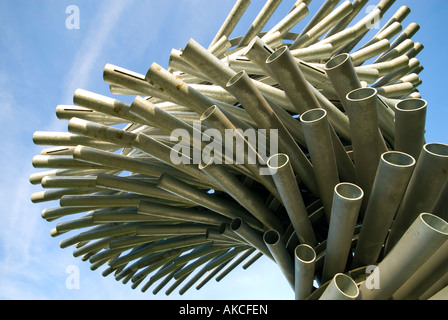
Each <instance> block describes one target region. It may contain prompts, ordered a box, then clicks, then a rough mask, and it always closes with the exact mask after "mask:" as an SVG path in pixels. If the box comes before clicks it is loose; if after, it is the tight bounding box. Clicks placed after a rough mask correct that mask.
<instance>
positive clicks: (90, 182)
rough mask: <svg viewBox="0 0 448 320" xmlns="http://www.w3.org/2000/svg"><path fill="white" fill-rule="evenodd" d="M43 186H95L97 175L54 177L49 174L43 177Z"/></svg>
mask: <svg viewBox="0 0 448 320" xmlns="http://www.w3.org/2000/svg"><path fill="white" fill-rule="evenodd" d="M41 184H42V188H95V187H97V184H96V176H91V177H89V176H83V177H70V176H62V177H56V176H55V177H52V176H47V177H43V178H42V182H41Z"/></svg>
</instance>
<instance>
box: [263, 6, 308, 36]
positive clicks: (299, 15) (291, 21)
mask: <svg viewBox="0 0 448 320" xmlns="http://www.w3.org/2000/svg"><path fill="white" fill-rule="evenodd" d="M308 13H309V10H308V6H307V4H306V3H305V2H302V3H300V4H299V5H298V6H297V7H295V8H294V9H293V10H292V11H291V12H289V13H288V14H287V15H286V16H285V17H284V18H283V19H282V20H280V21H279V22H278V23H277V24H276V25H275V26H274V27H273V28H272V29H270V30H269V31H268V32H267V33H266V35H264V36H263V37H262V38H261V39H262V40H263V41H266V40H267V39H268V38H269V37H270V36H272V35H273V34H275V33H277V32H278V34H279V37H280V38H281V37H283V36H284V35H285V34H286V33H288V32H289V30H291V29H292V28H293V27H294V26H295V25H297V24H298V23H299V22H300V21H302V19H303V18H305V17H306V16H307V15H308Z"/></svg>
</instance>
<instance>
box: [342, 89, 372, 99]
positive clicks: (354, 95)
mask: <svg viewBox="0 0 448 320" xmlns="http://www.w3.org/2000/svg"><path fill="white" fill-rule="evenodd" d="M376 94H377V90H376V89H375V88H370V87H369V88H358V89H355V90H353V91H350V92H349V93H348V94H347V100H350V101H363V100H368V99H371V98H373V97H374V96H375V95H376Z"/></svg>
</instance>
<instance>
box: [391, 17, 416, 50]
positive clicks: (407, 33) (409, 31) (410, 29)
mask: <svg viewBox="0 0 448 320" xmlns="http://www.w3.org/2000/svg"><path fill="white" fill-rule="evenodd" d="M418 30H420V26H419V25H418V24H417V23H415V22H412V23H410V24H409V25H408V26H407V27H406V28H405V29H404V30H403V32H402V33H401V34H400V35H399V36H398V37H397V38H395V40H394V41H393V42H392V43H391V45H390V49H389V50H392V49H395V48H397V47H398V46H399V45H400V44H401V43H403V42H404V41H406V40H408V39H411V38H412V37H413V36H414V35H415V34H416V33H417V31H418Z"/></svg>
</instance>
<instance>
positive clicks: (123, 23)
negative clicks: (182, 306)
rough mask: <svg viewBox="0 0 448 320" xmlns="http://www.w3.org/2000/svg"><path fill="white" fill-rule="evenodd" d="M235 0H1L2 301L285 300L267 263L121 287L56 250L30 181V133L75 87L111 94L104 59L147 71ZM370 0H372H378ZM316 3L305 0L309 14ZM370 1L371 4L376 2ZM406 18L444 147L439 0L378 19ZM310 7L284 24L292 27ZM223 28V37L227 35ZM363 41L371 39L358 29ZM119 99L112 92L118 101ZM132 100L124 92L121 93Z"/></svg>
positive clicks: (406, 0)
mask: <svg viewBox="0 0 448 320" xmlns="http://www.w3.org/2000/svg"><path fill="white" fill-rule="evenodd" d="M234 2H235V1H234V0H219V1H218V0H164V1H160V0H119V1H116V0H96V1H90V0H70V1H65V0H39V1H32V0H2V1H0V61H1V64H0V112H1V117H0V128H1V129H0V130H1V136H2V140H1V145H2V149H3V154H2V157H1V160H0V161H1V166H0V167H1V168H2V175H1V176H2V179H1V180H0V203H1V204H2V208H3V210H2V212H1V221H2V223H1V228H0V299H247V298H253V299H292V298H293V293H292V291H291V289H290V287H289V285H288V284H287V282H286V280H285V279H284V278H283V276H282V274H281V272H280V270H279V269H278V268H277V267H276V266H275V265H274V264H273V263H272V262H270V261H269V260H268V259H262V260H259V261H258V262H257V263H256V264H255V265H253V266H252V267H251V268H250V269H249V270H247V271H244V270H242V269H240V270H239V271H234V272H232V273H231V274H230V275H229V276H228V277H226V278H225V279H224V280H223V281H221V282H220V283H216V282H215V281H214V280H213V281H212V282H210V283H209V284H207V285H206V286H205V287H204V288H202V289H201V290H199V291H197V290H196V289H191V290H189V291H188V292H187V293H186V294H185V295H183V296H180V295H178V293H177V291H176V292H175V293H173V294H171V295H170V296H168V297H166V296H165V294H164V293H163V292H161V293H159V294H158V295H156V296H153V295H152V293H151V292H150V291H151V290H148V291H147V292H146V293H141V292H140V290H139V289H136V290H132V289H131V288H130V285H129V284H126V285H124V284H122V283H121V282H117V281H115V280H114V279H113V278H112V277H111V276H109V277H105V278H104V277H102V275H101V271H102V269H101V270H97V271H91V270H90V269H89V263H87V262H82V261H81V260H80V259H77V258H74V257H73V256H72V250H73V249H72V248H67V249H61V248H59V241H60V240H61V239H60V238H52V237H51V236H50V230H51V229H52V228H54V226H55V222H47V221H45V220H43V219H42V218H41V216H40V213H41V211H42V210H43V209H45V208H47V207H50V206H52V205H50V204H49V203H43V204H33V203H32V202H31V201H30V196H31V194H32V193H34V192H38V191H40V190H41V189H40V187H39V186H33V185H31V184H30V183H29V180H28V178H29V176H30V175H31V174H32V173H34V172H36V169H34V168H33V167H32V165H31V160H32V157H33V156H34V155H36V154H39V153H40V150H41V149H42V148H41V147H39V146H35V145H34V144H33V142H32V135H33V133H34V132H35V131H41V130H44V131H67V123H66V122H64V121H60V120H58V119H57V118H56V115H55V108H56V106H57V105H59V104H72V96H73V92H74V91H75V90H76V89H77V88H83V89H86V90H89V91H93V92H97V93H100V94H104V95H109V96H112V95H111V94H110V92H109V88H108V85H107V84H106V83H105V82H104V81H103V79H102V70H103V68H104V66H105V64H106V63H112V64H115V65H118V66H121V67H124V68H126V69H130V70H133V71H136V72H138V73H142V74H145V73H146V71H147V69H148V68H149V66H150V65H151V63H152V62H157V63H158V64H160V65H162V66H165V67H166V66H167V65H168V59H169V54H170V51H171V49H173V48H175V49H179V48H182V47H184V46H185V45H186V44H187V42H188V40H189V39H190V38H193V39H195V40H196V41H198V42H199V43H200V44H202V45H203V46H208V44H209V43H210V41H211V40H212V39H213V37H214V36H215V34H216V32H217V31H218V30H219V27H220V25H221V23H222V22H223V21H224V19H225V18H226V16H227V14H228V13H229V12H230V10H231V8H232V7H233V5H234ZM264 2H265V1H262V0H252V3H251V5H250V6H249V9H248V11H247V12H246V13H245V15H244V16H243V19H242V20H241V22H240V23H239V24H238V25H237V27H236V28H235V30H234V32H233V33H232V36H233V37H234V36H240V35H243V34H244V33H245V32H246V31H247V29H248V27H249V26H250V24H251V23H252V21H253V19H254V18H255V16H256V15H257V13H258V12H259V10H260V8H261V7H262V6H263V4H264ZM294 2H295V0H294V1H293V0H284V1H283V2H282V4H281V5H280V6H279V8H278V9H277V11H276V14H275V15H274V16H273V17H272V18H271V20H270V21H269V23H268V25H267V26H266V28H265V29H266V30H267V29H268V28H269V27H272V26H273V25H274V24H275V23H276V22H278V21H279V20H280V19H281V18H282V17H283V16H284V15H285V14H286V13H287V12H288V11H289V9H290V8H291V6H292V5H293V4H294ZM378 2H379V1H378ZM321 3H322V1H321V0H313V1H312V2H311V4H310V12H311V13H314V12H316V10H317V9H318V8H319V6H320V5H321ZM376 3H377V1H370V2H369V4H368V5H374V4H376ZM69 5H76V6H78V8H79V10H80V28H79V29H78V30H76V29H73V30H70V29H67V28H66V19H67V17H68V16H69V15H68V14H66V8H67V6H69ZM402 5H407V6H409V7H410V8H411V10H412V12H411V14H410V15H409V16H408V17H407V18H406V19H405V21H404V23H403V25H404V26H407V24H409V23H411V22H416V23H418V24H419V25H420V26H421V29H420V31H419V32H418V33H417V34H416V35H415V36H414V38H413V40H414V41H418V42H421V43H423V44H424V46H425V49H424V50H423V51H422V52H421V53H420V54H419V56H418V59H419V60H420V62H421V64H422V65H423V66H424V68H425V69H424V71H423V72H422V73H421V74H420V77H421V78H422V79H423V84H422V85H421V86H420V87H419V90H420V92H421V94H422V97H423V98H424V99H425V100H427V101H428V114H427V135H426V139H427V141H428V142H441V143H448V130H447V129H446V126H445V124H446V122H447V120H448V108H447V107H446V98H445V96H444V94H445V90H446V87H445V84H444V81H443V79H444V74H446V73H447V71H448V70H447V64H446V62H445V59H444V58H445V56H446V52H448V51H447V50H448V35H447V33H446V31H447V30H446V26H445V24H444V21H445V20H446V19H445V15H446V13H447V12H448V2H447V1H444V0H426V1H422V0H397V1H396V2H395V4H394V6H393V7H392V8H391V9H390V10H389V12H388V13H387V14H386V16H385V18H384V20H383V21H382V22H385V21H387V19H388V18H389V17H390V15H392V14H393V12H395V11H396V10H397V9H398V8H399V7H400V6H402ZM310 17H311V15H309V16H308V17H307V18H306V19H304V20H303V21H302V22H301V23H300V24H299V25H298V26H296V27H295V28H294V29H293V30H292V31H300V30H301V28H303V26H304V24H305V23H306V22H307V21H308V20H309V18H310ZM232 36H231V37H232ZM366 39H368V37H366ZM118 98H121V97H118ZM125 99H129V97H123V100H125ZM70 266H77V267H78V268H79V271H80V288H79V289H73V290H70V289H68V288H67V287H66V280H67V277H68V276H69V274H68V273H66V270H67V268H68V267H70Z"/></svg>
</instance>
